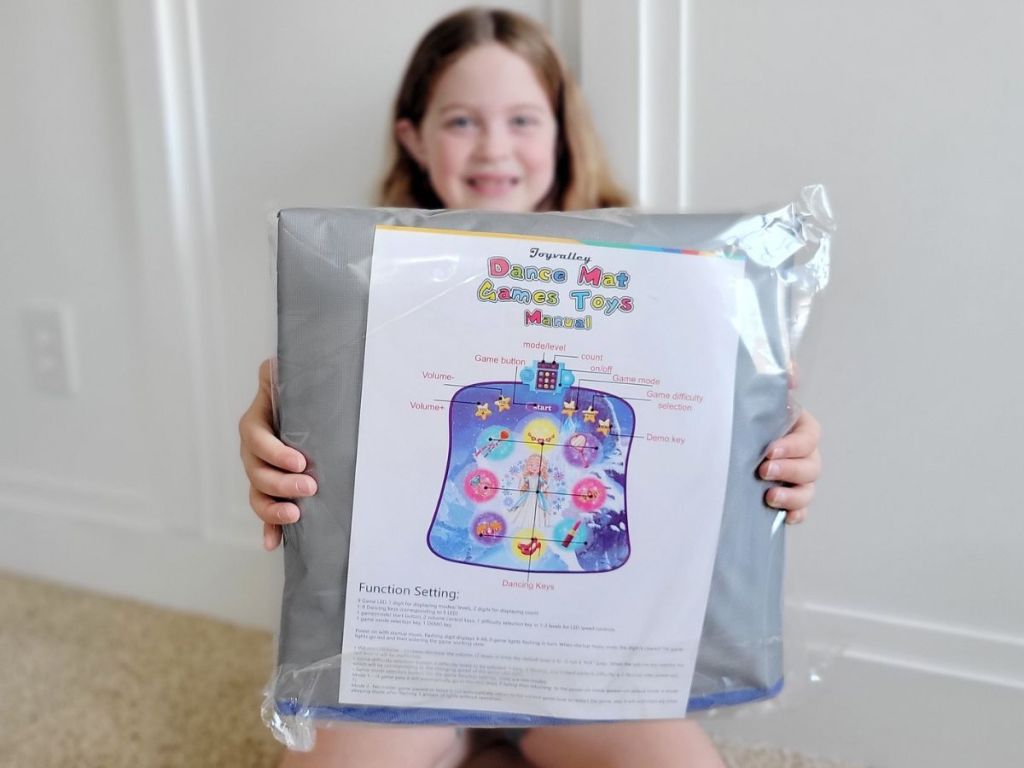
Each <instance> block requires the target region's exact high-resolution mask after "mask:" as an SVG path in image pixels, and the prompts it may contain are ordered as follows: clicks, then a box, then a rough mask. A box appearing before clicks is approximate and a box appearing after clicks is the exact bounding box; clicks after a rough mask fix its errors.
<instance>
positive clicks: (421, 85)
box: [380, 8, 629, 211]
mask: <svg viewBox="0 0 1024 768" xmlns="http://www.w3.org/2000/svg"><path fill="white" fill-rule="evenodd" d="M485 43H499V44H501V45H503V46H505V47H506V48H508V49H509V50H510V51H512V52H513V53H516V54H518V55H520V56H522V57H523V58H524V59H526V61H527V62H529V64H530V65H531V66H532V67H533V70H534V72H536V74H537V79H538V80H539V81H540V84H541V86H542V87H543V88H544V91H545V93H547V96H548V99H549V101H550V102H551V110H552V112H554V115H555V119H556V121H557V123H558V139H557V142H556V147H555V180H554V183H553V184H552V186H551V190H550V191H549V192H548V194H547V195H546V196H545V198H544V199H543V200H542V201H541V202H540V203H539V204H538V206H537V210H558V211H571V210H582V209H585V208H610V207H617V206H623V205H628V204H629V200H628V198H627V196H626V194H625V193H624V192H623V191H622V190H621V189H620V188H619V186H618V185H617V184H616V183H615V182H614V181H613V180H612V176H611V173H610V171H609V169H608V164H607V162H606V161H605V157H604V152H603V150H602V149H601V145H600V142H599V141H598V138H597V134H596V133H595V132H594V128H593V125H592V124H591V122H590V116H589V114H588V112H587V108H586V105H585V104H584V102H583V96H582V95H581V94H580V91H579V88H578V86H577V85H576V82H575V80H574V79H573V77H572V75H570V74H569V72H568V70H567V69H566V67H565V65H564V63H563V62H562V59H561V57H560V56H559V55H558V53H557V52H556V51H555V48H554V45H552V43H551V40H550V39H549V38H548V35H547V33H546V32H545V31H544V29H543V28H542V27H541V26H540V25H539V24H537V23H536V22H535V21H533V20H532V19H529V18H527V17H525V16H521V15H519V14H517V13H513V12H511V11H505V10H498V9H489V8H469V9H466V10H464V11H459V12H458V13H454V14H452V15H451V16H448V17H446V18H444V19H442V20H441V21H439V22H438V23H437V24H435V25H434V26H433V27H432V28H431V29H430V30H429V31H428V32H427V33H426V34H425V35H424V36H423V38H422V39H421V40H420V43H419V45H418V46H416V50H415V51H414V52H413V55H412V58H411V59H410V60H409V65H408V67H407V68H406V70H405V75H404V77H403V78H402V84H401V87H400V88H399V89H398V97H397V98H396V99H395V107H394V114H393V116H392V118H393V119H392V122H391V125H392V127H394V125H395V124H396V123H397V122H398V121H399V120H401V119H407V120H409V121H410V122H411V123H412V124H413V125H414V126H416V127H417V128H419V127H420V124H421V122H422V121H423V117H424V115H425V114H426V111H427V105H428V103H429V101H430V96H431V94H432V91H433V88H434V84H435V83H436V82H437V80H438V78H440V77H441V75H442V74H443V73H444V71H445V70H446V69H447V68H448V67H449V66H451V64H453V63H454V62H455V60H456V59H457V58H459V57H460V56H462V55H463V54H464V53H466V51H468V50H469V49H470V48H473V47H475V46H478V45H483V44H485ZM391 155H392V157H391V161H390V167H389V169H388V171H387V173H386V174H385V176H384V180H383V182H382V183H381V187H380V204H381V205H387V206H403V207H417V208H443V207H444V204H443V203H442V202H441V200H440V199H439V198H438V196H437V193H436V192H435V191H434V189H433V187H432V186H431V185H430V179H429V178H428V177H427V174H426V172H425V171H424V170H423V169H422V168H421V167H420V166H419V164H418V163H417V162H416V160H415V159H414V158H413V157H412V155H410V154H409V152H408V151H407V150H406V149H405V148H404V147H403V146H402V145H401V143H400V142H399V141H398V140H397V138H396V137H395V135H394V133H392V138H391Z"/></svg>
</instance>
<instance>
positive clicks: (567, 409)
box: [562, 400, 576, 417]
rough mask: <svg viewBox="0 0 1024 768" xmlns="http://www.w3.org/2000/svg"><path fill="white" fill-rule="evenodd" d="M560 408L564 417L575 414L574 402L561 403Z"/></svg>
mask: <svg viewBox="0 0 1024 768" xmlns="http://www.w3.org/2000/svg"><path fill="white" fill-rule="evenodd" d="M562 406H563V408H562V413H564V414H565V415H566V416H569V417H571V416H572V415H573V414H574V413H576V401H575V400H565V401H563V402H562Z"/></svg>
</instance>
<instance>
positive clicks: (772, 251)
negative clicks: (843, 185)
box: [263, 186, 833, 749]
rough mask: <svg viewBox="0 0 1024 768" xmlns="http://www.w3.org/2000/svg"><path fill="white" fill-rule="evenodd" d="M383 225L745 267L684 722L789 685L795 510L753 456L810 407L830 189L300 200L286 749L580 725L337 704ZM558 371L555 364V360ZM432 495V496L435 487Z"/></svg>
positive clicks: (283, 293)
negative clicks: (348, 732)
mask: <svg viewBox="0 0 1024 768" xmlns="http://www.w3.org/2000/svg"><path fill="white" fill-rule="evenodd" d="M378 226H384V227H402V228H418V229H421V230H424V231H427V230H432V231H438V230H440V231H465V232H475V233H501V234H503V235H514V236H521V237H524V238H531V237H533V238H560V239H564V241H565V242H573V241H576V242H583V243H605V244H608V243H614V244H617V245H618V246H621V247H626V246H635V247H637V248H647V249H658V250H661V251H665V250H671V251H674V252H677V253H679V256H678V258H697V257H698V256H696V254H701V255H703V256H705V257H707V256H710V257H711V258H720V259H728V260H730V261H732V262H738V263H740V264H741V265H742V269H741V270H740V273H741V275H742V277H741V278H740V279H738V280H736V281H735V283H734V287H735V312H734V314H733V315H732V316H731V317H730V318H729V322H730V323H731V324H732V325H733V326H734V328H735V335H736V337H737V338H738V344H737V351H736V358H735V373H734V389H733V392H734V397H733V401H732V402H733V404H732V418H731V424H732V434H731V441H729V449H728V456H727V458H726V461H727V464H728V473H727V481H726V483H725V491H724V499H725V501H724V506H723V511H722V517H721V527H720V530H719V534H718V539H717V553H716V554H715V555H714V569H713V572H712V574H711V582H710V591H709V595H708V600H707V608H706V613H705V614H704V620H703V631H702V633H701V636H700V643H699V650H698V652H697V655H696V663H695V667H694V672H693V679H692V685H691V687H690V689H689V691H690V694H689V703H688V705H687V706H684V707H681V708H680V711H679V712H678V716H680V717H682V716H684V715H685V714H686V712H693V711H696V710H704V709H708V708H712V707H722V706H730V705H736V704H742V703H746V702H752V701H758V700H764V699H767V698H771V697H773V696H775V695H776V694H777V693H778V692H779V691H780V690H781V688H782V684H783V679H782V678H783V659H782V572H783V551H784V535H783V531H784V527H783V526H782V525H781V522H782V519H783V516H784V513H780V512H777V511H776V510H772V509H770V508H769V507H767V506H765V504H764V493H765V491H766V490H767V489H768V488H769V487H770V484H769V483H766V482H764V481H762V480H760V479H759V478H758V477H757V475H756V468H757V466H758V465H759V464H760V462H761V460H762V459H763V458H764V452H765V449H766V447H767V445H768V444H769V443H770V442H771V441H772V440H774V439H776V438H778V437H780V436H781V435H783V434H784V433H785V432H786V431H788V429H789V428H790V427H791V426H792V424H793V422H794V421H795V419H796V416H797V412H796V407H795V405H794V404H793V403H792V401H791V399H790V397H789V389H788V377H789V373H790V371H791V367H792V356H793V351H794V349H795V347H796V346H797V344H798V342H799V340H800V337H801V335H802V333H803V331H804V328H805V326H806V323H807V318H808V314H809V311H810V306H811V302H812V299H813V297H814V296H815V295H816V294H817V293H818V292H819V291H820V290H821V289H822V288H824V287H825V285H826V284H827V282H828V275H829V241H830V237H831V233H832V231H833V222H832V217H831V211H830V209H829V205H828V201H827V197H826V195H825V191H824V189H823V188H822V187H820V186H811V187H807V188H805V189H804V190H803V191H802V193H801V195H800V197H799V199H798V200H797V201H795V202H794V203H792V204H790V205H787V206H785V207H782V208H780V209H778V210H774V211H771V212H768V213H762V214H753V215H747V214H720V215H719V214H715V215H707V214H703V215H697V214H642V213H636V212H631V211H626V210H619V209H609V210H600V211H586V212H575V213H542V214H501V213H488V212H480V211H433V212H430V211H416V210H402V209H343V210H310V209H297V210H286V211H282V212H281V213H280V215H279V217H278V230H277V235H278V237H277V268H278V321H279V323H278V355H277V365H276V375H275V387H274V392H275V409H276V416H277V418H278V424H279V428H280V434H281V437H282V439H283V440H284V441H285V442H287V443H288V444H289V445H291V446H293V447H295V448H296V449H298V450H300V451H301V452H302V453H303V454H304V455H306V457H307V460H308V470H307V471H308V472H310V473H311V474H312V475H313V477H314V478H315V479H316V481H317V483H318V486H319V491H318V493H317V494H316V495H315V496H314V497H311V498H309V499H305V500H302V501H300V502H299V506H300V508H301V511H302V516H301V518H300V520H299V521H298V522H297V523H295V524H293V525H289V526H286V528H285V531H284V559H285V576H286V579H285V590H284V599H283V608H282V621H281V631H280V644H279V659H278V669H277V671H276V674H275V675H274V677H273V679H272V680H271V682H270V684H269V685H268V688H267V692H266V700H265V703H264V708H263V715H264V720H265V722H266V723H267V724H268V726H269V727H270V728H271V729H272V730H273V732H274V734H275V736H276V737H277V738H278V739H279V740H280V741H282V742H283V743H285V744H286V745H288V746H289V747H290V748H293V749H309V748H311V746H312V740H313V734H314V730H315V727H316V726H318V725H323V724H325V723H330V722H338V721H359V722H375V723H403V724H409V723H414V724H442V723H443V724H454V725H461V726H474V727H476V726H484V727H493V726H502V727H530V726H535V725H542V724H553V723H564V722H573V721H574V720H573V719H572V718H565V717H548V716H541V715H537V714H532V715H528V714H515V713H510V712H499V711H489V710H487V709H486V707H483V708H481V709H479V710H476V709H467V708H465V707H452V706H450V705H447V704H446V702H445V699H444V697H443V696H441V695H439V696H438V698H437V699H436V700H424V701H422V702H421V703H420V704H419V705H417V706H415V707H413V706H409V707H397V706H367V705H353V704H345V703H341V702H340V701H339V675H340V670H341V666H342V661H343V658H344V648H343V647H342V637H343V630H344V617H345V603H346V582H347V577H348V567H349V548H350V546H349V545H350V537H351V533H352V515H353V487H354V483H355V474H356V459H357V448H358V436H359V429H358V425H359V417H360V397H361V392H362V383H363V364H364V349H365V345H366V342H367V312H368V305H369V295H370V276H371V261H372V254H373V252H374V237H375V231H376V228H377V227H378ZM437 258H438V260H437V263H436V264H435V265H433V266H432V267H431V271H430V272H429V273H424V272H422V271H420V272H417V273H416V274H417V275H423V274H429V275H430V278H429V279H431V280H433V281H434V282H435V283H436V296H437V297H439V298H440V297H442V296H445V295H446V292H449V291H453V290H462V289H465V288H466V286H465V285H464V283H465V281H462V283H455V282H453V280H454V277H453V275H454V273H453V272H452V271H451V270H449V269H448V268H447V267H446V264H447V263H448V262H449V261H450V260H451V259H458V254H457V253H455V254H453V253H450V252H446V253H444V254H439V255H438V257H437ZM421 266H422V265H421ZM478 277H484V275H482V274H481V275H479V276H478ZM469 290H473V287H470V288H469ZM667 296H668V294H666V297H667ZM416 312H417V307H415V306H413V307H410V308H409V309H408V313H411V314H412V315H414V316H415V313H416ZM686 332H687V329H685V328H678V329H668V330H665V331H663V333H665V334H667V338H666V339H663V340H662V341H664V342H668V343H671V338H672V334H684V333H686ZM568 333H571V331H569V332H568ZM371 334H372V329H371ZM544 338H547V337H544ZM637 343H643V340H637ZM545 365H550V364H548V363H546V360H545ZM556 375H560V374H556ZM525 380H526V379H524V381H525ZM566 405H568V403H566ZM488 415H490V414H489V413H488ZM524 487H525V486H524ZM425 493H426V494H432V495H434V496H436V489H434V488H432V489H429V490H427V491H425ZM577 528H578V526H577ZM561 533H564V531H562V532H561ZM561 533H560V534H559V535H561ZM419 535H420V536H421V537H422V532H421V533H420V534H419ZM566 540H567V541H568V539H566ZM617 566H618V564H613V565H612V566H609V568H610V567H617ZM496 567H501V566H496ZM602 719H603V718H602Z"/></svg>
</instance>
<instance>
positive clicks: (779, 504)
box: [765, 483, 814, 522]
mask: <svg viewBox="0 0 1024 768" xmlns="http://www.w3.org/2000/svg"><path fill="white" fill-rule="evenodd" d="M812 499H814V483H808V484H807V485H797V486H794V487H792V488H772V489H771V490H769V491H768V493H766V494H765V502H766V503H767V504H768V506H769V507H774V508H775V509H786V510H790V511H791V512H793V511H794V510H795V511H797V512H800V513H801V514H800V515H799V517H800V521H802V520H803V518H804V517H806V515H807V507H809V506H810V505H811V500H812ZM800 521H797V522H800ZM786 522H790V521H789V518H788V516H787V519H786Z"/></svg>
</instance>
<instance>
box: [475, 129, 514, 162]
mask: <svg viewBox="0 0 1024 768" xmlns="http://www.w3.org/2000/svg"><path fill="white" fill-rule="evenodd" d="M509 146H510V144H509V135H508V131H507V130H506V129H505V127H504V126H503V125H496V124H493V123H489V124H487V125H486V126H485V127H484V130H483V131H481V132H480V134H479V139H478V140H477V145H476V151H477V155H479V156H480V157H481V158H484V159H487V160H493V159H495V158H501V157H504V156H505V155H506V154H508V152H509Z"/></svg>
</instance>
